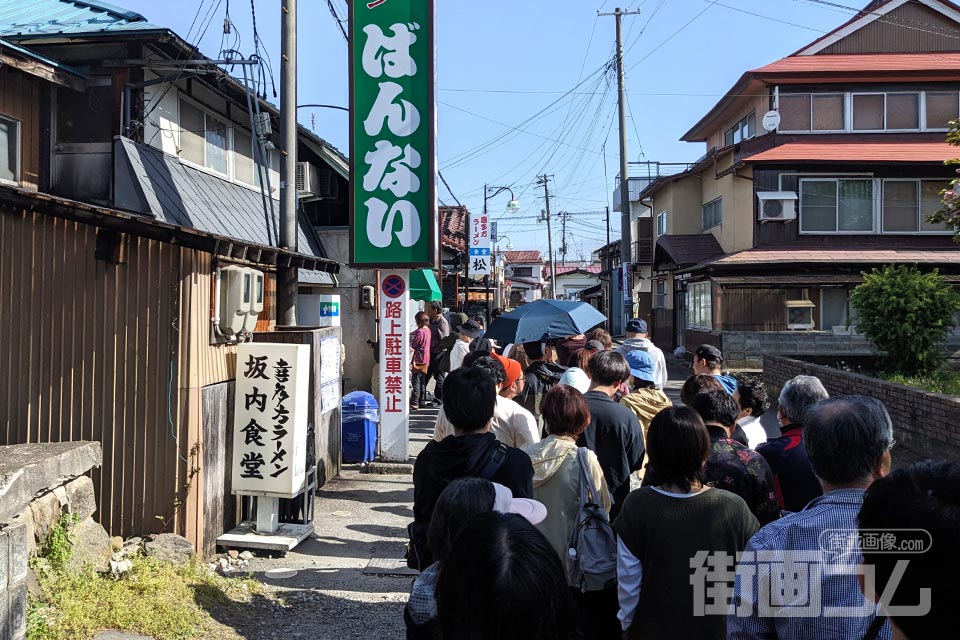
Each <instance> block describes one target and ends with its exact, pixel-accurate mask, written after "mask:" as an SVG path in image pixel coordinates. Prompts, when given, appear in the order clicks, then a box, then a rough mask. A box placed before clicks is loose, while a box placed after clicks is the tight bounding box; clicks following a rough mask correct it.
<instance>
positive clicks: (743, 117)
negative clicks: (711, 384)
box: [640, 0, 960, 366]
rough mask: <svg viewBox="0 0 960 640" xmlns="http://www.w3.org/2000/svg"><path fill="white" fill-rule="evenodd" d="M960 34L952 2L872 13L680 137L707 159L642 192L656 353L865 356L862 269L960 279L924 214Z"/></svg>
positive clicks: (946, 170)
mask: <svg viewBox="0 0 960 640" xmlns="http://www.w3.org/2000/svg"><path fill="white" fill-rule="evenodd" d="M918 24H923V25H928V26H927V27H924V28H923V29H918V28H916V25H918ZM957 33H960V7H957V6H956V5H954V4H953V3H951V2H944V1H941V0H886V1H875V2H871V3H870V4H869V5H868V6H867V7H866V8H865V9H864V10H863V11H861V12H860V13H859V14H857V15H856V16H854V17H853V18H852V19H850V20H849V21H848V22H846V23H844V24H843V25H841V26H839V27H837V28H836V29H834V30H833V31H831V32H830V33H828V34H826V35H824V36H822V37H821V38H819V39H817V40H815V41H814V42H811V43H810V44H808V45H807V46H805V47H803V48H802V49H801V50H799V51H797V52H796V53H793V54H791V55H789V56H787V57H786V58H783V59H781V60H777V61H776V62H773V63H771V64H768V65H766V66H764V67H761V68H759V69H754V70H751V71H748V72H746V73H744V74H743V75H742V76H741V78H740V79H739V80H738V81H737V83H736V84H735V85H734V86H733V87H731V89H730V90H729V91H727V93H726V94H725V95H724V97H723V98H721V100H720V101H719V102H718V103H717V104H716V105H715V106H714V107H713V108H712V109H711V110H710V111H709V112H708V113H707V114H706V115H705V116H704V117H703V118H701V120H700V121H699V122H697V123H696V124H695V125H694V126H693V127H692V128H691V129H690V130H689V131H688V132H687V133H686V134H684V135H683V137H682V140H685V141H688V142H695V143H703V144H705V145H706V148H707V153H706V155H705V156H704V157H703V158H701V160H699V161H698V162H697V163H695V164H694V165H693V166H692V167H691V168H689V169H688V170H686V171H684V172H682V173H679V174H677V175H672V176H667V177H663V178H660V179H658V180H656V181H654V182H653V183H652V184H650V185H649V186H648V187H647V188H646V189H645V190H644V191H643V193H642V194H640V197H641V198H642V199H643V200H644V201H646V202H647V203H648V204H649V206H650V208H651V211H652V216H653V221H654V261H653V284H652V288H653V301H654V302H653V306H654V312H653V315H654V322H653V332H654V339H655V340H656V341H657V343H658V344H659V345H660V346H661V347H664V348H672V347H674V346H678V345H683V346H685V347H686V348H687V349H693V348H695V347H696V345H698V344H700V343H704V342H706V343H712V344H715V345H717V346H719V347H720V348H721V349H722V350H723V351H724V355H725V357H726V359H727V363H728V364H729V365H731V366H758V364H759V362H760V360H761V358H762V354H763V353H764V352H765V351H777V352H780V353H792V354H818V353H828V354H851V353H867V352H869V346H868V345H867V343H866V341H865V340H864V339H863V338H862V336H859V335H858V334H856V331H855V326H856V317H855V314H854V312H853V309H852V308H851V305H850V302H849V294H850V291H851V290H852V288H853V287H855V286H856V285H857V284H858V283H859V282H861V281H862V275H861V274H862V272H864V271H867V270H870V269H872V268H874V267H880V266H883V265H887V264H892V263H900V264H915V265H919V266H921V267H922V268H924V269H934V268H936V269H939V270H940V271H941V273H943V274H945V275H947V276H948V278H950V279H954V280H958V279H960V251H958V250H957V249H956V245H955V244H954V242H953V235H954V230H953V229H948V228H945V227H944V226H943V225H938V224H933V223H931V222H929V221H928V219H927V216H928V215H929V214H931V213H933V212H935V211H937V210H938V209H939V207H940V204H939V203H940V196H939V192H940V190H941V189H943V188H944V187H945V185H946V184H947V181H948V180H949V179H950V178H951V177H955V172H954V171H953V169H952V168H950V167H948V166H944V161H945V160H947V159H950V158H953V157H956V156H958V155H960V150H958V149H957V148H955V147H952V146H950V145H948V144H947V143H946V142H945V136H946V132H947V130H948V126H949V125H948V123H949V122H950V121H951V120H954V119H956V118H957V117H958V114H960V39H957V37H956V34H957ZM891 321H894V322H896V321H902V319H897V318H891Z"/></svg>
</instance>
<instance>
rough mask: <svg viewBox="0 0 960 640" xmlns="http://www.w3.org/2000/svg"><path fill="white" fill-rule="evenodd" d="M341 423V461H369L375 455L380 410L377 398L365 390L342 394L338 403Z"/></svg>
mask: <svg viewBox="0 0 960 640" xmlns="http://www.w3.org/2000/svg"><path fill="white" fill-rule="evenodd" d="M340 408H341V410H342V414H343V417H342V425H343V431H342V434H343V438H342V440H343V461H344V462H370V461H371V460H373V458H374V456H376V455H377V427H378V426H379V423H380V411H379V407H378V405H377V399H376V398H374V397H373V395H372V394H369V393H367V392H366V391H354V392H353V393H348V394H347V395H345V396H343V400H342V401H341V403H340Z"/></svg>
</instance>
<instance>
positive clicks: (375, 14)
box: [350, 0, 438, 268]
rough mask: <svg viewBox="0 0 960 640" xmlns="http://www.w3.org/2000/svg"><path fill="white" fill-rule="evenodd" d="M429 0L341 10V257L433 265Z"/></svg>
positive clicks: (392, 0)
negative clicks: (344, 249) (345, 40)
mask: <svg viewBox="0 0 960 640" xmlns="http://www.w3.org/2000/svg"><path fill="white" fill-rule="evenodd" d="M433 2H434V0H369V1H364V0H358V1H356V2H351V3H350V5H351V11H350V184H351V186H350V212H351V215H350V262H351V263H352V264H354V265H358V266H366V267H374V266H379V267H389V268H405V267H417V266H433V264H434V262H435V259H436V256H435V238H436V235H437V233H438V227H437V211H436V179H435V175H436V154H435V149H434V138H435V131H434V129H435V122H436V119H435V115H434V114H435V102H434V27H433V20H434V6H433Z"/></svg>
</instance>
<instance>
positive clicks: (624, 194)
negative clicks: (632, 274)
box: [597, 7, 640, 313]
mask: <svg viewBox="0 0 960 640" xmlns="http://www.w3.org/2000/svg"><path fill="white" fill-rule="evenodd" d="M639 13H640V11H639V9H638V10H637V11H622V10H621V9H620V7H617V8H616V9H615V10H614V12H613V13H600V12H599V11H598V12H597V15H598V16H614V17H615V18H616V19H617V88H618V93H619V104H618V107H619V111H620V268H621V269H623V270H624V272H623V273H624V275H626V274H627V273H629V272H628V271H626V270H627V269H630V268H632V266H633V265H632V262H633V261H632V260H631V256H630V237H631V234H630V179H629V177H628V175H627V87H626V76H625V72H624V69H623V16H629V15H637V14H639ZM611 278H612V274H611ZM627 281H628V279H627V278H626V277H624V278H622V279H621V282H627ZM611 285H612V283H611ZM621 286H622V285H621ZM610 289H611V291H612V290H613V287H612V286H611V287H610ZM623 294H624V296H630V295H632V292H628V291H624V292H623ZM626 311H627V309H626V307H624V313H626Z"/></svg>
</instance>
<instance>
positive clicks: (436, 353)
mask: <svg viewBox="0 0 960 640" xmlns="http://www.w3.org/2000/svg"><path fill="white" fill-rule="evenodd" d="M427 317H428V318H430V324H429V325H428V327H429V328H430V368H429V369H428V370H427V380H426V382H430V379H431V378H434V379H436V381H437V383H436V385H434V387H433V397H434V399H435V400H436V402H438V403H439V402H441V401H442V400H443V379H444V377H445V376H446V375H447V374H446V372H445V371H444V370H443V369H444V368H443V366H442V365H443V358H441V357H440V356H441V354H443V351H444V347H443V343H444V340H445V339H446V338H447V337H448V336H449V335H450V322H449V321H448V320H447V317H446V316H445V315H443V307H441V306H440V303H439V302H431V303H430V304H428V305H427Z"/></svg>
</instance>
